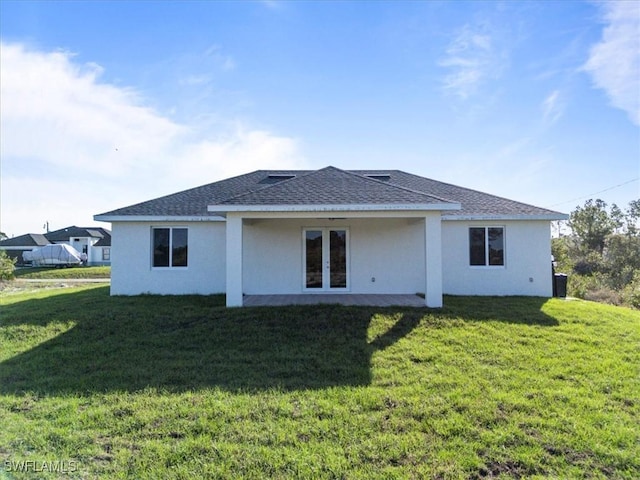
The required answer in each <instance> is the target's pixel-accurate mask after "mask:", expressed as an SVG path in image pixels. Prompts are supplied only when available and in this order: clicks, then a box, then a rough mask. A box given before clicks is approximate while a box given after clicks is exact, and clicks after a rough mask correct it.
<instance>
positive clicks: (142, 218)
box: [93, 215, 224, 222]
mask: <svg viewBox="0 0 640 480" xmlns="http://www.w3.org/2000/svg"><path fill="white" fill-rule="evenodd" d="M93 219H94V220H95V221H96V222H223V221H224V218H223V217H222V216H219V215H94V216H93Z"/></svg>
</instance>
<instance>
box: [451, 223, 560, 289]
mask: <svg viewBox="0 0 640 480" xmlns="http://www.w3.org/2000/svg"><path fill="white" fill-rule="evenodd" d="M473 226H478V227H482V226H491V227H499V226H502V227H504V228H505V266H504V267H488V268H487V267H471V266H469V227H473ZM442 258H443V262H442V263H443V275H442V276H443V290H444V293H445V294H451V295H531V296H541V297H550V296H551V295H552V281H551V275H552V274H551V234H550V226H549V221H482V222H476V221H474V222H471V221H453V220H452V221H443V222H442Z"/></svg>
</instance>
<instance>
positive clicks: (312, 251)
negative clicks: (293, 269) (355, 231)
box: [303, 228, 349, 291]
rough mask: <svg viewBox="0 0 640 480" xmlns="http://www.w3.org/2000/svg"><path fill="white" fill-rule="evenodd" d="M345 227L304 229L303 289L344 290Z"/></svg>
mask: <svg viewBox="0 0 640 480" xmlns="http://www.w3.org/2000/svg"><path fill="white" fill-rule="evenodd" d="M348 250H349V242H348V230H347V229H344V228H305V229H304V279H303V281H304V290H307V291H326V290H347V289H348V287H349V279H348V263H349V262H348V255H349V252H348Z"/></svg>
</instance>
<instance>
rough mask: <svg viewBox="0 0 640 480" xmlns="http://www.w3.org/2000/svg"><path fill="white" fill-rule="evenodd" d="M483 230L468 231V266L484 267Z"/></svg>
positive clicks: (473, 229) (472, 229)
mask: <svg viewBox="0 0 640 480" xmlns="http://www.w3.org/2000/svg"><path fill="white" fill-rule="evenodd" d="M484 232H485V229H484V228H470V229H469V263H470V265H486V261H485V251H486V250H485V236H484Z"/></svg>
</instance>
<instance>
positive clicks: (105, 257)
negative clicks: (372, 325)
mask: <svg viewBox="0 0 640 480" xmlns="http://www.w3.org/2000/svg"><path fill="white" fill-rule="evenodd" d="M110 260H111V249H110V248H108V247H104V248H103V249H102V261H103V262H108V261H110Z"/></svg>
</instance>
